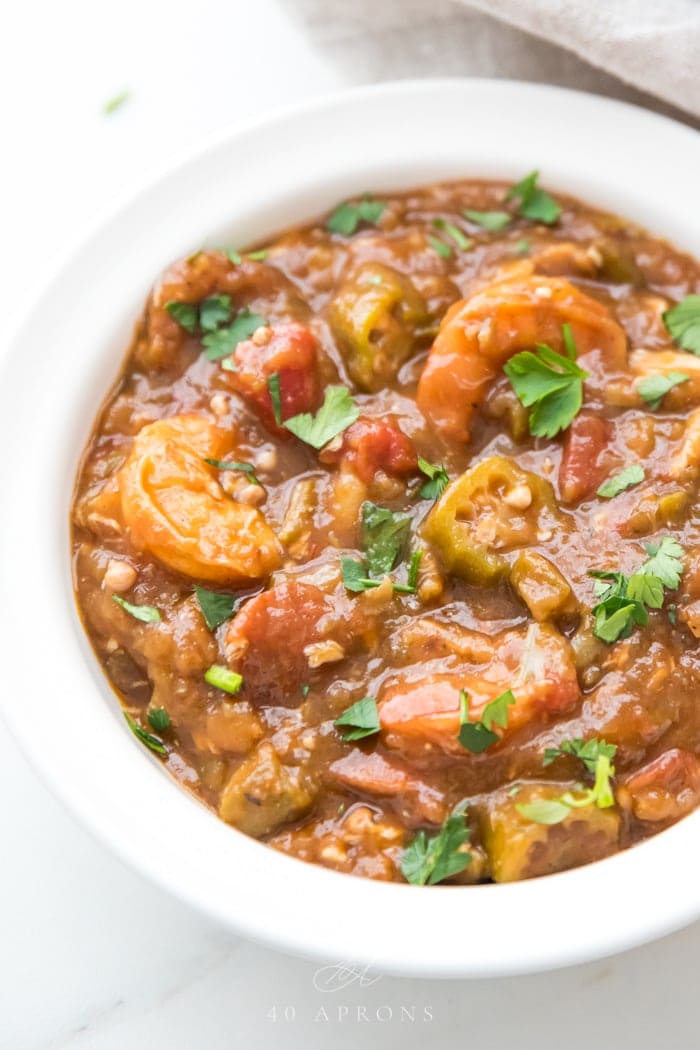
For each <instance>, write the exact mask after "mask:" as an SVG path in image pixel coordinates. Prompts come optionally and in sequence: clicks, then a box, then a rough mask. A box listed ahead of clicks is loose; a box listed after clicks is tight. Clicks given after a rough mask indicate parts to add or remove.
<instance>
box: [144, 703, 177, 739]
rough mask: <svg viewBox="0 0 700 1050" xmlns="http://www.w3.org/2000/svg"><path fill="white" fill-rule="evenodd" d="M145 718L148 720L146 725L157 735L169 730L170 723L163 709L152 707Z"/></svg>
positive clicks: (168, 716)
mask: <svg viewBox="0 0 700 1050" xmlns="http://www.w3.org/2000/svg"><path fill="white" fill-rule="evenodd" d="M146 718H147V719H148V724H149V725H150V726H151V728H152V729H155V730H156V732H158V733H162V732H164V731H165V730H166V729H170V726H171V724H172V723H171V721H170V715H169V714H168V712H167V711H166V710H165V708H164V707H154V708H152V709H151V710H150V711H147V712H146Z"/></svg>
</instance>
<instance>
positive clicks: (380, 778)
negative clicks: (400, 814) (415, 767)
mask: <svg viewBox="0 0 700 1050" xmlns="http://www.w3.org/2000/svg"><path fill="white" fill-rule="evenodd" d="M328 773H329V779H330V781H331V783H335V784H341V785H342V786H343V787H349V788H352V789H353V790H354V791H358V792H367V794H369V795H377V796H379V797H383V798H404V799H405V800H406V801H407V803H408V805H409V808H410V811H411V816H412V818H413V819H414V820H415V821H417V822H419V823H423V822H427V823H434V824H439V823H441V821H442V819H443V817H444V816H445V799H444V797H443V795H442V793H441V792H440V791H438V790H437V789H436V788H433V787H431V786H430V785H429V784H426V783H425V782H424V781H423V780H421V779H420V778H419V777H418V776H416V774H415V773H414V772H413V771H412V770H410V769H408V768H407V767H406V766H405V765H404V764H403V763H401V762H399V760H398V759H391V760H390V759H388V758H385V757H384V755H381V754H379V752H377V751H370V752H369V753H365V752H364V751H362V750H361V749H360V748H353V750H352V751H350V752H349V753H348V754H347V755H344V756H343V757H342V758H339V759H338V760H337V761H336V762H333V764H332V765H331V766H330V768H329V770H328Z"/></svg>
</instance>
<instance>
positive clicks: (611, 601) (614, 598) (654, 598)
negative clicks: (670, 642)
mask: <svg viewBox="0 0 700 1050" xmlns="http://www.w3.org/2000/svg"><path fill="white" fill-rule="evenodd" d="M645 548H646V551H647V554H649V558H647V560H646V561H645V562H644V563H643V564H642V565H641V566H640V567H639V569H638V570H637V572H636V573H634V575H633V576H630V577H628V576H625V574H624V573H622V572H590V573H589V576H593V577H594V578H595V580H596V584H595V596H596V598H598V603H597V604H596V605H595V606H594V607H593V616H594V617H595V624H594V627H593V633H594V635H595V636H596V638H600V639H601V641H603V642H607V643H608V644H612V642H616V641H618V639H620V638H627V637H629V635H630V634H631V633H632V630H633V628H634V627H635V626H640V627H643V626H644V625H645V624H647V623H648V622H649V614H648V611H647V610H648V609H660V608H661V606H662V605H663V603H664V588H666V589H668V590H676V589H677V588H678V585H679V584H680V579H681V573H682V572H683V562H682V561H681V558H682V557H683V548H682V547H681V546H680V544H679V543H677V541H676V540H674V539H673V538H672V537H670V536H664V537H663V539H662V540H661V542H660V543H658V544H657V543H648V544H645Z"/></svg>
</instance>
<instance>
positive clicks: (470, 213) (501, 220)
mask: <svg viewBox="0 0 700 1050" xmlns="http://www.w3.org/2000/svg"><path fill="white" fill-rule="evenodd" d="M464 214H465V215H466V217H467V218H468V219H469V220H470V221H471V222H473V223H476V225H477V226H481V228H482V229H484V230H488V231H489V232H490V233H497V232H498V230H503V229H504V228H505V227H506V226H507V225H508V223H509V222H510V220H511V219H512V215H511V214H510V213H509V212H507V211H474V210H473V209H472V208H465V209H464Z"/></svg>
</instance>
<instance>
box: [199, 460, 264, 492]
mask: <svg viewBox="0 0 700 1050" xmlns="http://www.w3.org/2000/svg"><path fill="white" fill-rule="evenodd" d="M204 462H205V463H208V464H209V466H210V467H216V469H217V470H239V471H241V472H242V473H243V474H247V475H248V477H249V478H250V480H251V481H252V483H253V485H259V484H260V481H259V480H258V478H257V476H256V474H255V467H254V466H253V464H252V463H243V462H242V461H239V460H236V459H210V458H209V457H208V456H205V458H204Z"/></svg>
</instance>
